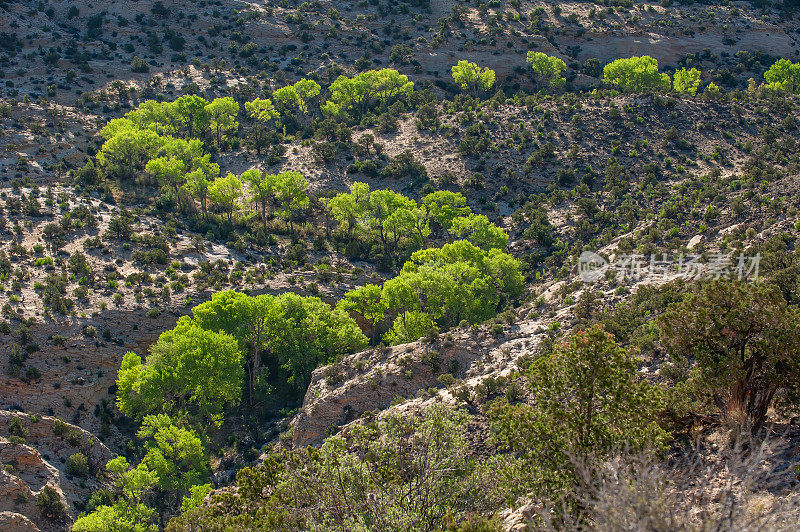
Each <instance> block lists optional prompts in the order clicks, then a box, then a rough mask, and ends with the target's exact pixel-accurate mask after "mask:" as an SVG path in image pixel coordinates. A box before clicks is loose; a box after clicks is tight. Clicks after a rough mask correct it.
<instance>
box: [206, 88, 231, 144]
mask: <svg viewBox="0 0 800 532" xmlns="http://www.w3.org/2000/svg"><path fill="white" fill-rule="evenodd" d="M205 111H206V113H208V119H209V124H210V126H211V129H212V131H213V132H214V138H215V140H216V143H217V147H220V148H221V147H222V139H223V138H224V137H225V134H226V133H227V132H229V131H231V130H233V129H236V128H237V127H239V123H238V122H237V121H236V116H237V115H238V114H239V104H238V103H236V100H234V99H233V98H231V97H230V96H225V97H223V98H216V99H214V100H213V101H212V102H211V103H209V104H208V105H206V106H205Z"/></svg>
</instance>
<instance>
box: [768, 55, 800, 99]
mask: <svg viewBox="0 0 800 532" xmlns="http://www.w3.org/2000/svg"><path fill="white" fill-rule="evenodd" d="M764 79H765V80H766V81H767V86H768V87H769V88H771V89H777V90H782V91H787V92H791V93H793V94H798V93H800V63H792V62H791V61H789V60H788V59H778V60H777V61H775V63H774V64H773V65H772V66H771V67H769V70H767V71H766V72H764Z"/></svg>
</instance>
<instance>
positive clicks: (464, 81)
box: [450, 60, 495, 94]
mask: <svg viewBox="0 0 800 532" xmlns="http://www.w3.org/2000/svg"><path fill="white" fill-rule="evenodd" d="M450 75H451V76H453V81H455V82H456V83H458V85H459V87H461V89H462V90H465V91H466V90H468V91H470V92H472V93H475V94H477V93H478V92H479V91H488V90H489V89H491V88H492V87H493V86H494V80H495V72H494V70H492V69H490V68H483V69H482V68H481V67H479V66H478V65H477V64H475V63H470V62H469V61H463V60H462V61H459V62H458V63H457V64H455V65H453V67H452V68H451V69H450Z"/></svg>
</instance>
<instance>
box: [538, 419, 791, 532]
mask: <svg viewBox="0 0 800 532" xmlns="http://www.w3.org/2000/svg"><path fill="white" fill-rule="evenodd" d="M744 434H746V433H744ZM734 440H735V441H733V442H732V443H731V444H730V445H729V446H728V447H726V448H724V449H722V450H719V451H715V452H709V451H707V450H704V449H702V448H701V447H700V446H699V445H698V446H696V447H695V448H693V449H692V450H691V451H689V452H687V453H684V454H682V455H680V456H673V457H671V458H669V459H666V460H664V459H661V458H659V457H658V456H657V455H656V454H654V453H639V454H632V453H627V452H621V453H618V454H617V455H616V456H615V457H614V458H612V459H610V460H602V461H599V460H591V459H589V460H585V459H580V458H573V463H574V465H575V467H576V470H577V471H578V474H579V477H580V487H579V488H578V490H576V493H575V494H574V495H573V496H572V497H571V498H570V500H565V501H562V504H560V505H549V507H548V508H547V510H546V511H544V507H545V506H547V505H543V507H542V508H541V511H539V512H537V516H536V518H535V520H536V521H538V522H536V523H535V525H534V521H531V525H530V528H532V529H536V530H542V529H545V530H586V531H590V530H591V531H596V532H607V531H608V532H611V531H614V532H618V531H623V530H628V531H644V530H647V531H656V532H661V531H664V532H667V531H670V532H671V531H680V532H712V531H713V532H717V531H719V532H722V531H731V532H733V531H737V532H739V531H783V530H787V531H788V530H796V529H797V523H798V518H800V495H799V494H798V493H796V492H795V491H794V490H793V489H792V485H793V483H795V480H796V477H797V473H798V463H797V458H796V457H791V456H790V453H789V452H788V451H789V441H788V439H787V438H777V437H774V438H769V439H766V440H764V441H762V442H757V441H755V440H754V439H753V438H752V437H750V436H749V435H745V436H739V437H737V438H735V439H734ZM575 507H577V508H580V511H579V512H577V514H579V515H580V517H575V515H576V512H574V511H567V510H566V508H575Z"/></svg>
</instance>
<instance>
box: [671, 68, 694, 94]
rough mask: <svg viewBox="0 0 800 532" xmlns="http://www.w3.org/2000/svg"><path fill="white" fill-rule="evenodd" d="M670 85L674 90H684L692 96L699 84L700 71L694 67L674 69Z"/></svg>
mask: <svg viewBox="0 0 800 532" xmlns="http://www.w3.org/2000/svg"><path fill="white" fill-rule="evenodd" d="M672 86H673V88H674V89H675V92H681V93H683V92H685V93H687V94H691V95H692V96H694V95H695V94H697V88H698V87H699V86H700V71H699V70H697V69H696V68H690V69H685V68H681V69H679V70H676V71H675V75H674V76H673V80H672Z"/></svg>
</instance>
